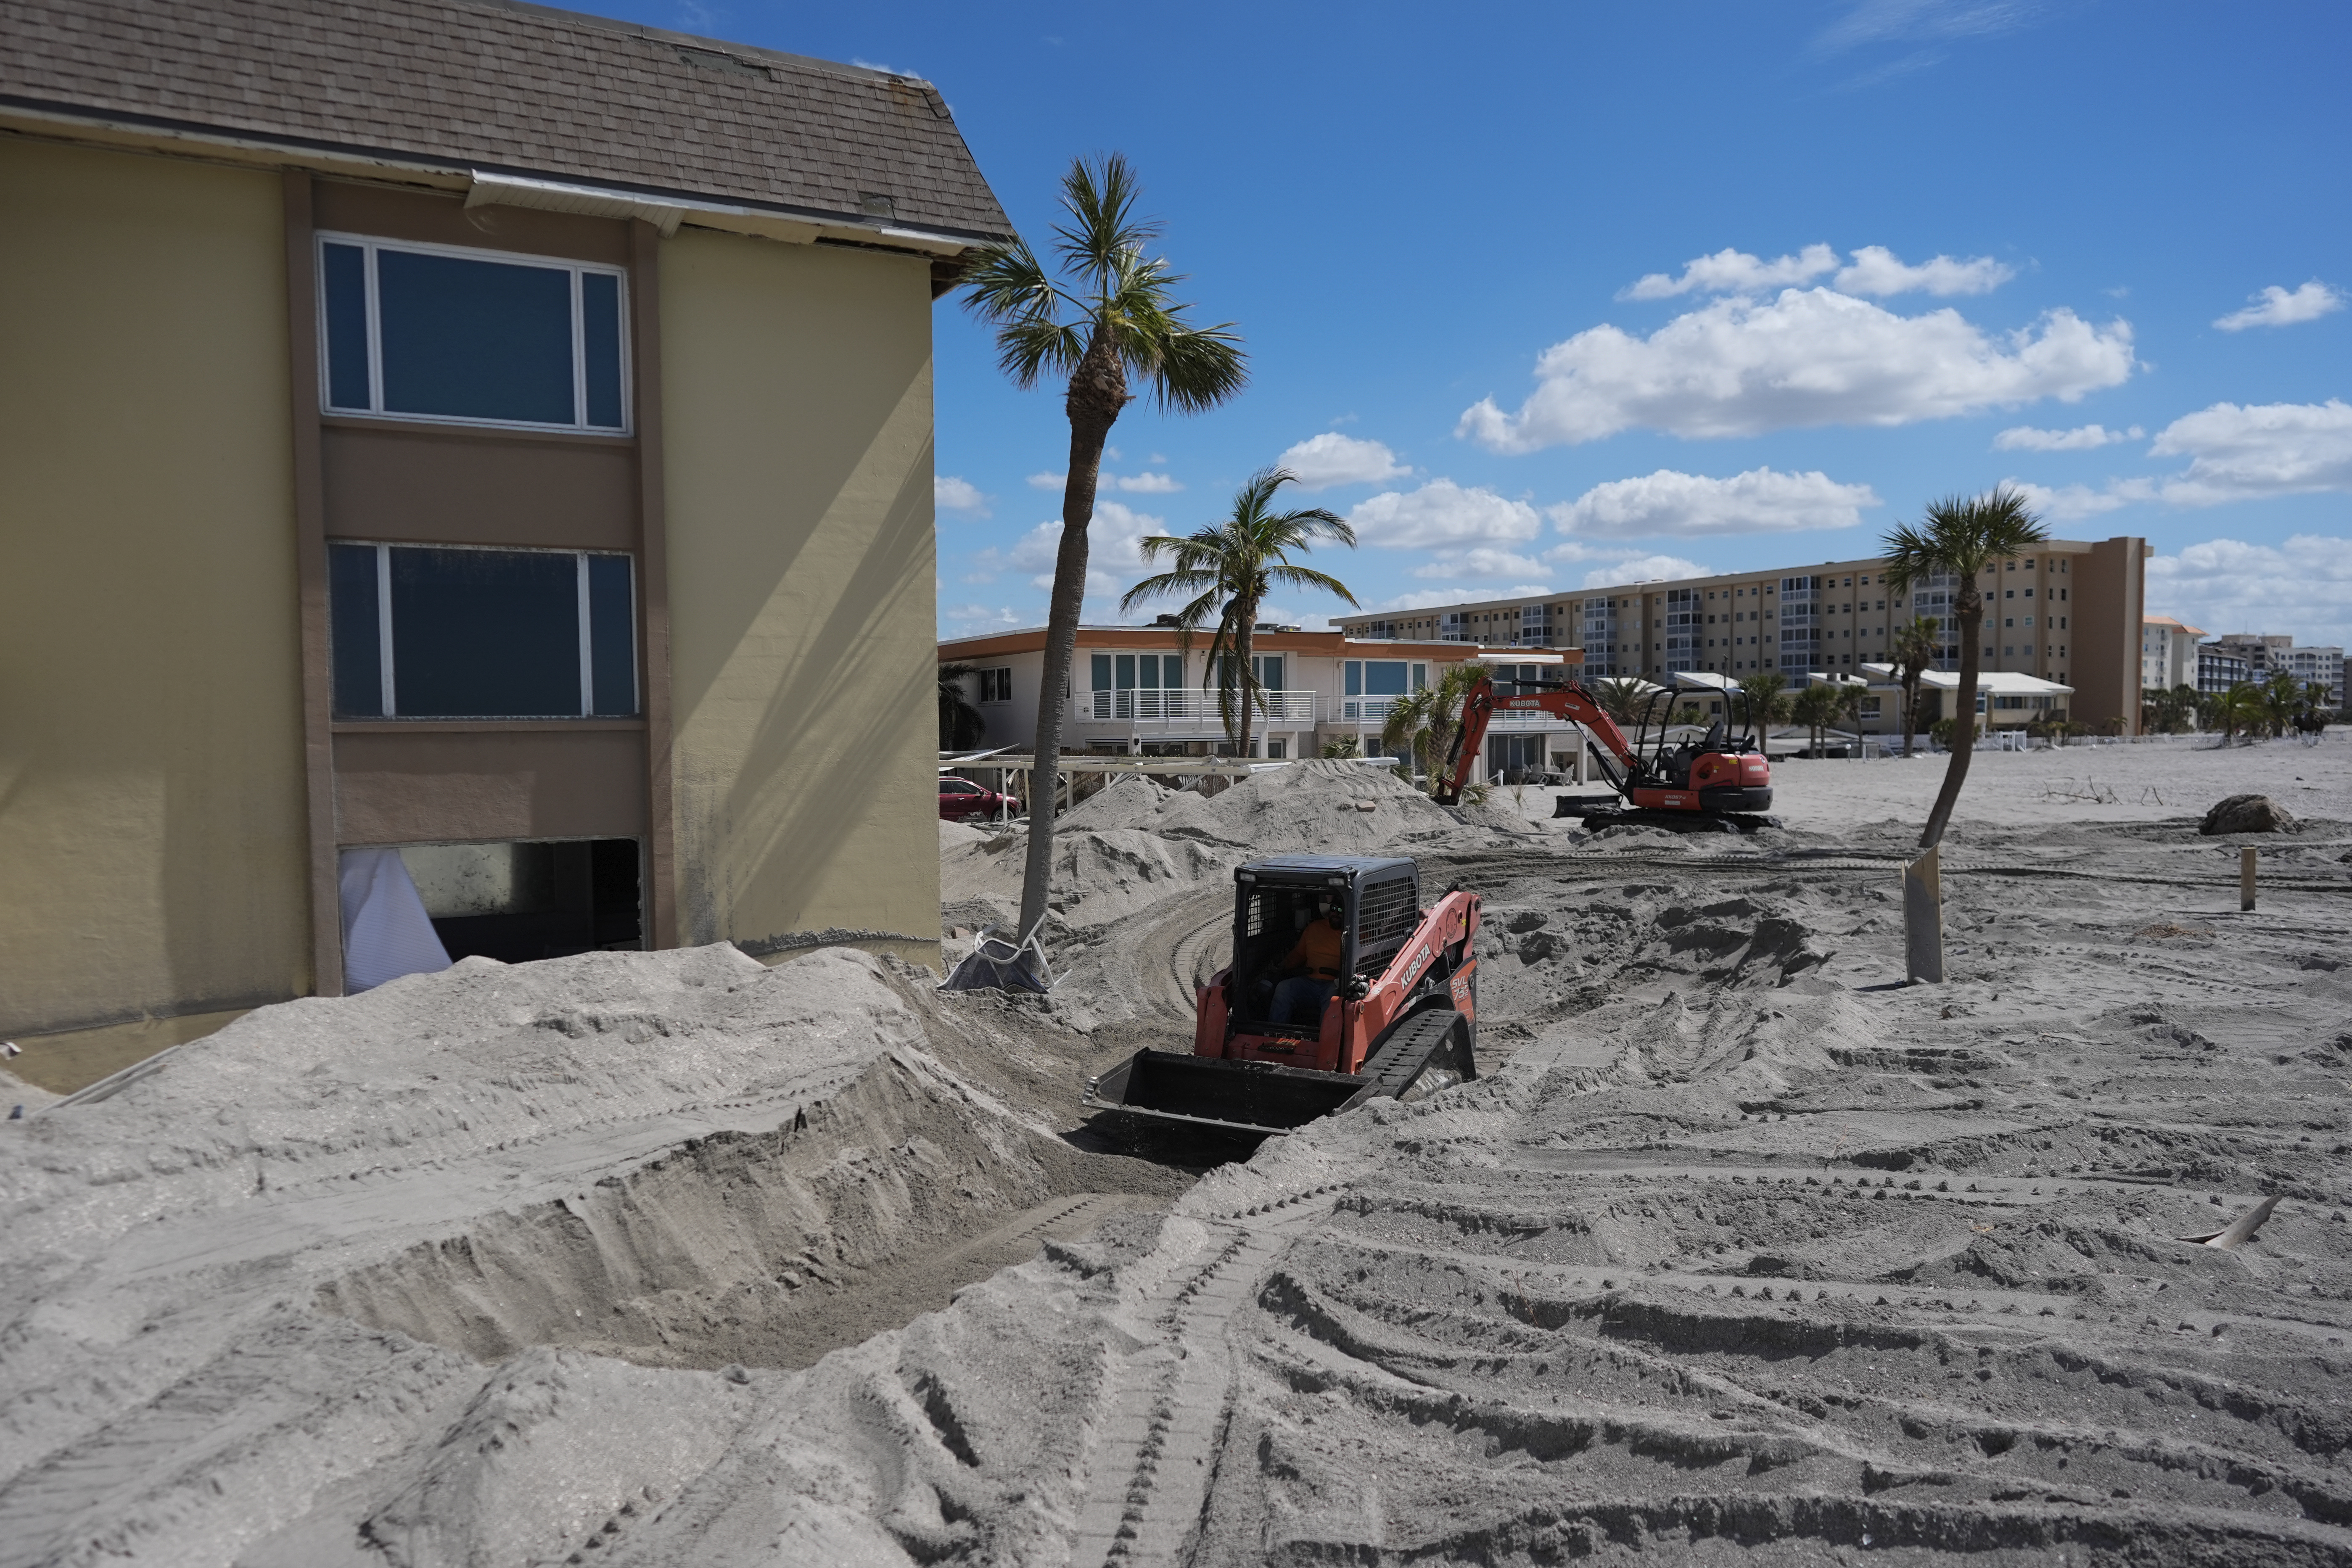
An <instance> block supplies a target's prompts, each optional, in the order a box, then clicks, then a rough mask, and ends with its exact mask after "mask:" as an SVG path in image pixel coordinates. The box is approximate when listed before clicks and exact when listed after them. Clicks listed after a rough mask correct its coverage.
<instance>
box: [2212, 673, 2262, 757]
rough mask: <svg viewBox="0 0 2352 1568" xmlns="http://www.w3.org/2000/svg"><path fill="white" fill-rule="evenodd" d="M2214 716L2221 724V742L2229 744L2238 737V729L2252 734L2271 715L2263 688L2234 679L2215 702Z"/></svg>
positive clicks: (2249, 682) (2250, 682)
mask: <svg viewBox="0 0 2352 1568" xmlns="http://www.w3.org/2000/svg"><path fill="white" fill-rule="evenodd" d="M2213 716H2214V717H2215V718H2216V719H2217V720H2219V721H2220V723H2221V744H2222V745H2224V746H2227V745H2228V744H2229V743H2230V742H2231V740H2233V739H2235V738H2237V734H2238V731H2240V730H2241V729H2243V730H2245V731H2246V732H2247V733H2249V734H2252V733H2253V732H2255V731H2256V730H2259V729H2260V728H2261V727H2262V726H2263V721H2264V720H2265V719H2266V718H2267V717H2268V716H2269V715H2268V713H2267V711H2266V706H2265V704H2264V703H2263V689H2262V688H2261V687H2260V686H2258V685H2254V683H2253V682H2252V681H2232V682H2231V683H2230V689H2229V690H2228V691H2226V692H2223V693H2222V694H2221V696H2220V697H2219V698H2218V699H2217V700H2216V701H2215V702H2214V704H2213Z"/></svg>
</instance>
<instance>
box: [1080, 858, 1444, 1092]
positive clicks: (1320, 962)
mask: <svg viewBox="0 0 2352 1568" xmlns="http://www.w3.org/2000/svg"><path fill="white" fill-rule="evenodd" d="M1478 924H1479V897H1478V895H1477V894H1475V893H1465V892H1464V891H1462V890H1461V889H1459V888H1454V889H1452V890H1449V891H1448V892H1447V893H1446V894H1444V896H1443V897H1441V898H1438V899H1436V900H1435V901H1434V902H1433V903H1432V904H1430V905H1429V907H1427V908H1423V906H1422V903H1421V877H1420V872H1419V869H1418V868H1417V867H1416V866H1415V865H1414V864H1413V862H1412V861H1409V860H1401V859H1364V858H1358V857H1355V856H1346V855H1277V856H1274V857H1271V858H1269V859H1265V860H1256V861H1252V862H1248V863H1247V864H1245V865H1243V866H1241V867H1239V868H1238V869H1237V870H1235V872H1234V933H1233V943H1234V945H1233V959H1232V962H1230V963H1229V964H1227V965H1226V967H1224V968H1223V969H1221V970H1219V971H1218V972H1217V973H1216V974H1215V975H1214V976H1213V977H1211V978H1210V980H1209V983H1208V984H1206V985H1204V986H1202V987H1200V988H1198V989H1197V991H1196V993H1195V996H1194V1011H1193V1021H1192V1051H1189V1052H1186V1051H1137V1052H1136V1053H1135V1054H1134V1055H1133V1056H1131V1057H1129V1059H1128V1060H1127V1061H1123V1062H1121V1063H1119V1064H1118V1066H1117V1067H1115V1068H1113V1069H1111V1070H1110V1071H1108V1072H1106V1073H1103V1074H1102V1075H1101V1076H1099V1077H1097V1078H1094V1079H1091V1080H1089V1081H1088V1082H1087V1088H1086V1094H1085V1097H1084V1103H1085V1104H1086V1107H1087V1110H1088V1111H1089V1112H1094V1113H1106V1114H1108V1116H1109V1117H1111V1118H1112V1119H1114V1120H1123V1121H1125V1122H1127V1123H1128V1124H1129V1127H1130V1130H1133V1129H1135V1128H1138V1127H1141V1126H1157V1127H1160V1128H1161V1129H1163V1130H1169V1129H1175V1130H1182V1129H1190V1130H1193V1131H1199V1132H1208V1133H1214V1134H1228V1135H1231V1134H1238V1135H1242V1136H1245V1137H1253V1138H1257V1137H1265V1136H1267V1135H1269V1134H1277V1133H1283V1132H1287V1131H1289V1130H1290V1129H1292V1128H1294V1127H1300V1126H1304V1125H1305V1124H1307V1123H1308V1122H1311V1121H1313V1120H1314V1119H1315V1118H1316V1117H1318V1116H1325V1115H1328V1114H1330V1113H1332V1112H1335V1111H1344V1110H1346V1109H1347V1108H1349V1106H1351V1105H1356V1104H1360V1103H1364V1102H1366V1101H1370V1100H1380V1099H1393V1100H1404V1101H1412V1100H1418V1099H1421V1098H1423V1097H1424V1096H1426V1095H1429V1094H1432V1093H1434V1092H1437V1091H1438V1090H1439V1089H1442V1088H1444V1087H1447V1086H1448V1085H1451V1084H1454V1083H1459V1082H1463V1081H1464V1080H1465V1079H1470V1078H1475V1077H1476V1076H1477V1075H1478V1067H1477V1060H1476V1056H1475V1051H1476V1046H1477V1039H1478V959H1477V949H1476V946H1475V944H1476V938H1477V935H1478Z"/></svg>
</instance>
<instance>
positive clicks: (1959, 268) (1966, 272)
mask: <svg viewBox="0 0 2352 1568" xmlns="http://www.w3.org/2000/svg"><path fill="white" fill-rule="evenodd" d="M2016 276H2017V273H2016V271H2015V270H2014V269H2013V268H2011V267H2008V266H2006V265H2004V264H2002V263H2000V262H1998V261H1995V260H1994V259H1993V258H1992V257H1990V256H1971V257H1969V259H1968V260H1966V261H1962V260H1959V259H1958V257H1955V256H1937V257H1935V258H1934V259H1932V260H1929V261H1923V262H1921V263H1920V264H1919V265H1918V266H1916V267H1911V266H1907V265H1906V264H1905V263H1904V262H1903V261H1902V260H1900V259H1899V258H1897V257H1896V256H1895V253H1894V252H1893V251H1891V250H1889V249H1887V248H1886V247H1885V246H1883V245H1866V246H1863V247H1862V248H1861V249H1860V250H1858V251H1855V252H1854V253H1853V263H1852V265H1850V266H1848V267H1846V268H1845V269H1844V270H1843V271H1842V272H1840V273H1839V274H1838V275H1837V277H1834V278H1832V279H1831V282H1832V284H1833V285H1834V286H1835V287H1838V288H1841V289H1843V290H1844V291H1845V292H1846V293H1848V294H1874V295H1881V296H1884V295H1888V294H1912V293H1927V294H1934V295H1937V296H1942V295H1949V294H1990V293H1991V292H1992V291H1993V290H1994V289H1996V288H1999V287H2000V286H2001V285H2002V284H2004V283H2007V282H2008V281H2009V280H2010V279H2011V278H2012V277H2016Z"/></svg>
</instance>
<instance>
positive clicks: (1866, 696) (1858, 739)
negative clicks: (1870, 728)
mask: <svg viewBox="0 0 2352 1568" xmlns="http://www.w3.org/2000/svg"><path fill="white" fill-rule="evenodd" d="M1830 689H1831V690H1832V691H1833V692H1835V693H1836V694H1837V704H1836V706H1835V708H1834V709H1833V710H1832V715H1831V716H1832V717H1833V718H1836V719H1839V720H1842V721H1843V722H1844V724H1845V725H1846V727H1848V728H1849V729H1850V730H1852V731H1853V737H1854V739H1853V745H1852V746H1851V747H1849V748H1848V749H1847V751H1846V756H1847V757H1849V758H1855V757H1860V756H1861V755H1862V705H1863V704H1864V703H1865V702H1867V701H1869V700H1870V683H1869V682H1868V681H1861V680H1855V681H1840V682H1839V683H1838V684H1837V685H1835V686H1832V688H1830Z"/></svg>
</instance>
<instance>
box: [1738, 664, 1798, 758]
mask: <svg viewBox="0 0 2352 1568" xmlns="http://www.w3.org/2000/svg"><path fill="white" fill-rule="evenodd" d="M1739 691H1740V695H1743V696H1745V697H1746V698H1747V699H1748V710H1749V711H1750V712H1751V713H1753V714H1754V715H1755V716H1756V728H1757V731H1758V734H1757V737H1756V744H1757V745H1759V746H1761V745H1763V744H1764V736H1763V733H1762V732H1763V731H1765V730H1767V729H1769V728H1770V727H1772V726H1774V725H1776V724H1786V723H1788V722H1789V704H1790V695H1789V682H1788V679H1787V677H1785V676H1783V675H1780V674H1778V673H1776V672H1774V671H1770V670H1767V671H1765V672H1764V673H1763V674H1760V675H1750V676H1748V678H1747V679H1746V680H1744V681H1742V682H1740V683H1739Z"/></svg>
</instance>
